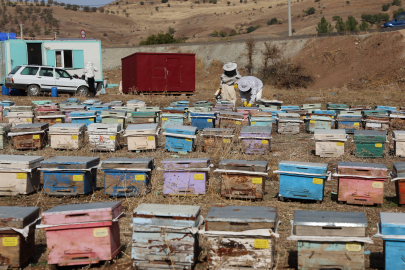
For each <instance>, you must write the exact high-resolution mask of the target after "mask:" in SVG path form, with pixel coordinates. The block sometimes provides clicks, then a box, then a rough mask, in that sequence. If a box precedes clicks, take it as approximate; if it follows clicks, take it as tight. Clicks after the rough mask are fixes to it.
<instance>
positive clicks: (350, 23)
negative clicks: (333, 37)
mask: <svg viewBox="0 0 405 270" xmlns="http://www.w3.org/2000/svg"><path fill="white" fill-rule="evenodd" d="M358 24H359V23H358V22H357V21H356V19H355V18H354V17H353V16H351V15H350V16H349V17H348V18H347V21H346V30H347V31H357V25H358Z"/></svg>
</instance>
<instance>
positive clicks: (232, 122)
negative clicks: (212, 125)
mask: <svg viewBox="0 0 405 270" xmlns="http://www.w3.org/2000/svg"><path fill="white" fill-rule="evenodd" d="M217 119H218V122H219V127H220V128H238V129H240V128H241V127H242V123H243V120H244V115H243V113H238V112H230V111H221V112H219V113H218V114H217Z"/></svg>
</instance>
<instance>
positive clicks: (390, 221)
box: [380, 212, 405, 270]
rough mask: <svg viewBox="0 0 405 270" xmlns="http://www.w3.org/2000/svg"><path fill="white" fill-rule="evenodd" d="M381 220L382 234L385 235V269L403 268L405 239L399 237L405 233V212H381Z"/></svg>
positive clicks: (395, 269)
mask: <svg viewBox="0 0 405 270" xmlns="http://www.w3.org/2000/svg"><path fill="white" fill-rule="evenodd" d="M380 220H381V235H383V237H384V238H383V240H384V244H383V245H384V262H385V267H384V269H386V270H397V269H401V268H403V266H404V260H403V250H404V248H405V240H404V239H399V237H403V236H404V235H405V215H404V213H385V212H381V213H380ZM390 237H391V238H390Z"/></svg>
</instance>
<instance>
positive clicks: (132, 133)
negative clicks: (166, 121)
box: [124, 123, 159, 151]
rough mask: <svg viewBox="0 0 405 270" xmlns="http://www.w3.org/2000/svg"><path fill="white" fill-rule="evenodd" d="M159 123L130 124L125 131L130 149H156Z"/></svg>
mask: <svg viewBox="0 0 405 270" xmlns="http://www.w3.org/2000/svg"><path fill="white" fill-rule="evenodd" d="M158 125H159V124H157V123H153V124H139V125H128V126H127V128H126V129H125V133H124V136H125V137H126V138H127V144H128V151H134V150H155V149H156V148H157V144H158V140H157V139H158V132H159V128H158Z"/></svg>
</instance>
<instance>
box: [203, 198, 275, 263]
mask: <svg viewBox="0 0 405 270" xmlns="http://www.w3.org/2000/svg"><path fill="white" fill-rule="evenodd" d="M205 220H206V222H205V231H206V232H207V238H208V241H209V243H210V248H209V249H208V253H207V262H208V265H209V269H272V267H273V265H274V255H275V251H276V246H275V240H274V238H273V237H271V236H270V235H269V234H268V235H256V236H255V235H250V236H249V235H243V232H244V231H251V230H267V231H273V232H274V231H276V230H277V222H278V210H277V208H274V207H263V206H213V207H211V209H210V211H209V212H208V214H207V217H206V219H205ZM212 231H213V232H214V233H212V234H210V232H212ZM221 232H224V234H221ZM232 233H234V235H232Z"/></svg>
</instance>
